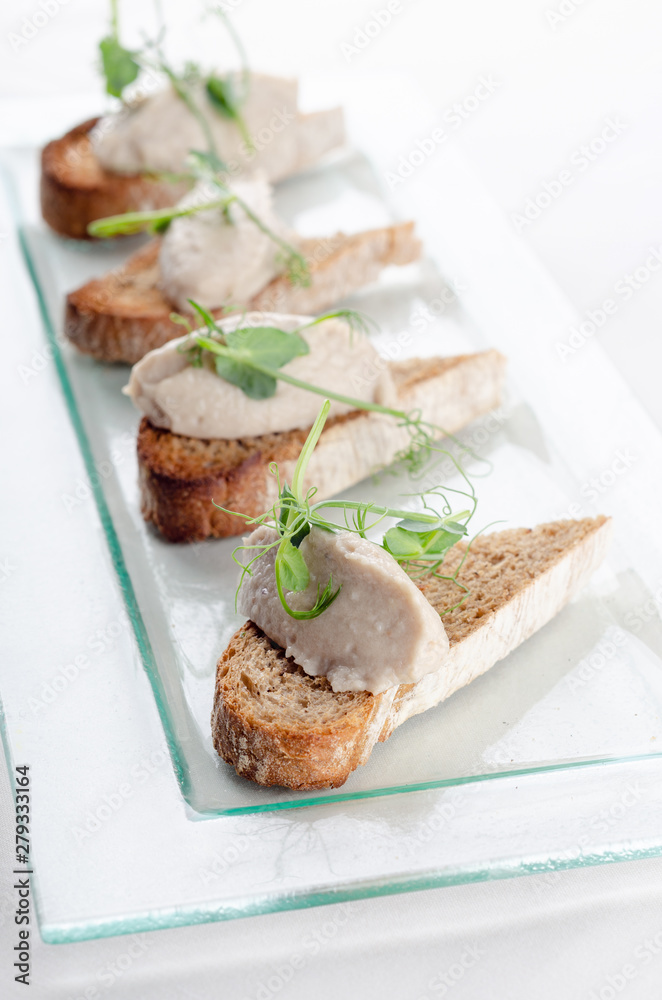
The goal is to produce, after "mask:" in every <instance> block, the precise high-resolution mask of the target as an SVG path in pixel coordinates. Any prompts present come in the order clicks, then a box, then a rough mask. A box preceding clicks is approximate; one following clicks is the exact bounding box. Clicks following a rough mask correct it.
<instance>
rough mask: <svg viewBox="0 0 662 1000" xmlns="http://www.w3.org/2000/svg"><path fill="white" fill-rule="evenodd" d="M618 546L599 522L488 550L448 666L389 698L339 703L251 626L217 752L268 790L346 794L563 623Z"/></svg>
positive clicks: (229, 670)
mask: <svg viewBox="0 0 662 1000" xmlns="http://www.w3.org/2000/svg"><path fill="white" fill-rule="evenodd" d="M610 535H611V522H610V521H609V520H608V519H607V518H604V517H597V518H585V519H584V520H581V521H556V522H553V523H551V524H543V525H540V526H539V527H537V528H534V529H533V530H531V529H526V528H521V529H515V530H511V531H500V532H496V533H494V534H491V535H486V536H482V537H479V538H477V539H476V540H475V541H474V542H473V544H472V545H471V548H470V551H469V554H468V556H467V558H466V561H465V563H464V566H463V567H462V569H461V570H460V574H459V579H460V580H461V581H462V582H463V583H464V584H465V585H466V586H468V587H469V588H470V594H469V597H468V598H467V599H466V601H465V602H464V603H463V604H461V605H460V607H458V608H456V609H455V610H454V611H450V612H449V613H448V614H446V615H445V616H444V619H443V621H444V627H445V629H446V632H447V634H448V638H449V640H450V652H449V655H448V658H447V659H446V660H445V661H444V662H443V663H442V664H440V667H439V670H438V671H436V672H434V673H432V674H428V675H426V676H425V677H424V678H422V680H420V681H418V682H417V683H416V684H403V685H400V686H399V687H393V688H389V689H388V690H387V691H384V692H383V693H382V694H377V695H372V694H370V693H368V692H367V691H362V692H349V691H346V692H338V693H334V691H333V690H332V688H331V685H330V684H329V682H328V681H327V679H326V678H325V677H309V676H308V675H307V674H305V673H304V672H303V670H302V669H301V668H300V667H299V666H297V664H296V663H294V662H293V660H291V659H287V658H286V657H285V653H284V651H283V650H282V649H280V647H278V646H275V645H274V644H273V643H272V642H270V641H269V639H268V638H267V637H266V636H265V635H264V633H263V632H261V631H260V629H258V628H257V626H256V625H254V624H253V623H252V622H247V623H246V624H245V625H244V626H242V628H240V629H239V631H238V632H236V633H235V635H234V636H233V638H232V639H231V640H230V644H229V646H228V648H227V649H226V650H225V652H224V653H223V655H222V656H221V658H220V660H219V662H218V667H217V671H216V688H215V692H214V707H213V712H212V735H213V740H214V746H215V748H216V750H217V752H218V753H219V754H220V756H221V757H222V758H223V759H224V760H225V761H227V763H228V764H232V766H233V767H234V768H235V769H236V771H237V773H238V774H240V775H242V776H243V777H245V778H250V779H251V780H252V781H255V782H257V783H258V784H260V785H284V786H286V787H288V788H296V789H301V790H306V789H314V788H327V787H331V788H336V787H337V786H339V785H342V784H343V783H344V782H345V781H346V780H347V778H348V776H349V775H350V773H351V772H352V771H353V770H354V769H355V768H356V767H358V766H359V765H360V764H365V762H366V761H367V759H368V757H369V756H370V753H371V751H372V749H373V747H374V745H375V743H376V742H377V741H378V740H385V739H387V738H388V737H389V736H390V735H391V733H392V732H393V730H394V729H395V728H396V727H397V726H399V725H401V724H402V723H403V722H405V721H406V720H407V719H408V718H410V716H412V715H416V714H417V713H419V712H424V711H425V710H426V709H428V708H432V707H433V706H434V705H437V704H438V703H439V702H440V701H443V700H444V699H445V698H448V697H449V696H450V695H451V694H453V692H454V691H457V690H458V688H461V687H463V686H464V685H466V684H469V683H470V682H471V681H472V680H474V679H475V678H476V677H478V676H479V675H480V674H483V673H485V671H486V670H489V669H490V667H492V666H494V664H495V663H496V662H497V661H498V660H501V659H503V657H504V656H507V655H508V653H510V652H511V651H512V650H513V649H515V648H516V647H517V646H519V644H520V643H521V642H523V641H524V640H525V639H527V638H529V636H531V635H533V633H534V632H536V631H537V630H538V629H540V628H542V626H543V625H545V624H546V623H547V622H548V621H549V620H550V619H551V618H553V617H554V615H556V614H557V613H558V612H559V611H560V610H561V608H562V607H563V606H564V605H565V604H566V603H567V602H568V601H569V600H570V598H571V597H572V596H573V594H575V593H576V592H577V591H578V590H579V588H580V587H582V586H583V585H584V584H585V583H586V582H587V581H588V579H589V577H590V576H591V574H592V573H593V571H594V570H595V569H596V568H597V567H598V565H599V564H600V562H601V561H602V559H603V557H604V555H605V552H606V550H607V546H608V544H609V539H610ZM463 554H464V547H463V546H458V547H456V548H455V549H452V550H451V552H450V553H449V555H448V557H447V562H446V563H445V564H444V565H445V566H447V570H446V571H447V572H452V571H453V570H454V569H455V567H456V566H457V565H458V563H459V561H460V559H461V558H462V556H463ZM419 587H420V589H421V590H422V592H423V593H424V594H425V596H426V597H427V598H428V600H429V601H430V603H431V604H432V606H433V607H434V608H435V610H438V611H444V610H445V609H446V608H448V607H452V605H453V604H454V603H455V602H456V601H457V599H458V589H457V587H455V586H454V585H453V584H452V583H450V582H449V581H447V580H439V579H437V578H434V577H427V578H425V579H423V580H422V581H420V582H419Z"/></svg>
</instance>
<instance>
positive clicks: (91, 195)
mask: <svg viewBox="0 0 662 1000" xmlns="http://www.w3.org/2000/svg"><path fill="white" fill-rule="evenodd" d="M98 121H99V118H90V119H89V120H88V121H85V122H83V123H82V124H81V125H77V126H76V127H75V128H73V129H71V130H70V131H69V132H67V133H66V134H65V135H63V136H62V137H61V138H60V139H54V140H53V141H52V142H49V143H48V145H47V146H45V147H44V149H43V151H42V154H41V182H40V194H41V213H42V215H43V217H44V221H45V222H47V223H48V225H49V226H50V227H51V229H54V230H55V232H56V233H59V234H60V235H61V236H68V237H69V238H71V239H76V240H89V239H92V237H91V236H90V235H89V233H88V231H87V227H88V226H89V224H90V222H94V220H95V219H104V218H106V217H107V216H109V215H123V214H124V213H125V212H142V211H146V210H148V209H153V208H165V207H166V206H169V205H174V204H175V202H177V201H179V199H180V198H181V197H182V196H183V195H184V194H185V193H186V191H187V190H188V185H187V184H182V183H181V182H174V183H173V182H172V181H166V180H162V179H158V177H156V176H150V175H148V174H117V173H114V172H113V171H110V170H105V169H104V167H102V166H101V164H100V163H99V160H98V159H97V157H96V154H95V152H94V149H93V148H92V143H91V142H90V132H91V131H92V129H93V128H94V126H95V125H96V124H97V122H98ZM288 128H290V129H291V128H296V129H297V130H298V132H299V142H298V154H299V158H298V160H297V162H296V164H295V165H294V169H293V170H292V173H295V172H298V171H300V170H305V169H306V167H310V166H312V165H313V164H315V163H317V162H318V160H320V159H321V158H322V157H323V156H324V155H325V154H326V153H328V152H330V151H331V150H332V149H336V148H337V147H338V146H340V145H342V143H343V142H344V141H345V133H344V122H343V113H342V109H341V108H331V109H329V110H324V111H315V112H312V113H311V114H299V115H297V117H296V120H295V121H294V122H292V123H291V124H290V125H289V126H288ZM282 179H283V177H282V176H273V177H270V178H269V180H271V181H278V180H282Z"/></svg>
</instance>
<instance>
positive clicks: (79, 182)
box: [40, 118, 190, 240]
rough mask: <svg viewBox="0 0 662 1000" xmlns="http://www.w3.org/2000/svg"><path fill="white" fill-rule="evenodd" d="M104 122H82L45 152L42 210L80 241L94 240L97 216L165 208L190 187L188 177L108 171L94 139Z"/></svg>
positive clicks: (49, 220)
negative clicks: (91, 227)
mask: <svg viewBox="0 0 662 1000" xmlns="http://www.w3.org/2000/svg"><path fill="white" fill-rule="evenodd" d="M98 121H99V119H98V118H90V120H89V121H86V122H83V123H82V125H77V126H76V128H73V129H71V131H70V132H67V133H66V135H63V136H62V138H61V139H54V140H53V141H52V142H49V143H48V145H47V146H45V147H44V149H43V150H42V154H41V183H40V195H41V214H42V215H43V217H44V220H45V221H46V222H47V223H48V225H49V226H50V227H51V229H54V230H55V232H56V233H59V234H60V235H61V236H68V237H71V238H72V239H76V240H90V239H92V237H91V236H90V235H89V233H88V231H87V227H88V226H89V224H90V222H94V220H95V219H104V218H106V216H108V215H123V214H124V213H125V212H137V211H141V212H142V211H147V210H149V209H153V208H165V207H166V206H169V205H174V204H175V202H177V201H179V199H180V198H182V197H183V196H184V195H185V194H186V192H187V191H188V190H189V188H190V184H188V183H186V182H181V181H180V182H173V181H165V180H159V179H158V178H156V177H150V176H149V175H148V174H115V173H112V172H111V171H109V170H105V169H104V168H103V167H102V166H101V164H100V163H99V161H98V159H97V158H96V156H95V154H94V150H93V149H92V144H91V142H90V132H91V131H92V129H93V128H94V126H95V125H96V123H97V122H98Z"/></svg>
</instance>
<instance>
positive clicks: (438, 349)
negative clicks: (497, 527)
mask: <svg viewBox="0 0 662 1000" xmlns="http://www.w3.org/2000/svg"><path fill="white" fill-rule="evenodd" d="M30 164H32V166H33V169H32V170H30ZM14 176H15V177H20V178H21V179H22V182H23V184H27V183H29V185H30V186H27V189H26V190H25V192H24V193H23V194H22V196H21V203H22V205H23V209H22V211H23V213H24V217H25V216H27V213H28V205H29V202H27V199H28V198H29V197H30V192H31V191H33V190H34V186H35V185H36V177H35V175H34V158H33V157H31V158H30V159H29V160H24V161H20V160H19V161H18V163H17V164H16V166H15V167H14ZM28 179H29V182H28ZM26 202H27V203H26ZM276 210H277V212H279V214H280V215H281V216H282V217H283V218H285V220H286V222H287V223H288V224H290V225H291V226H292V227H293V228H294V229H296V230H298V231H304V232H305V233H306V234H307V235H309V234H311V233H313V232H316V233H317V234H318V235H326V234H328V235H331V234H332V233H333V232H334V231H336V230H337V229H339V228H344V229H346V230H347V229H350V228H352V229H354V230H360V229H365V228H369V227H370V226H371V225H380V224H381V225H383V224H385V223H388V222H389V221H391V220H392V214H391V211H390V210H389V208H388V206H387V205H386V204H385V202H384V201H383V199H382V196H381V191H380V185H379V182H378V179H377V178H376V176H375V174H374V172H373V171H372V169H371V167H370V165H369V164H368V162H367V161H366V160H365V158H363V157H362V156H360V155H358V154H357V155H354V156H352V157H350V158H348V159H347V160H345V161H342V162H340V163H336V165H335V166H331V167H328V168H327V169H324V170H319V171H315V172H313V173H310V174H308V175H306V176H304V177H301V178H298V179H297V180H295V181H291V182H289V183H287V184H284V185H281V187H280V189H279V191H278V193H277V199H276ZM23 239H24V241H25V250H26V253H27V255H28V260H29V266H30V268H31V271H32V273H33V275H34V280H35V283H36V287H37V290H38V294H39V295H40V297H42V299H43V301H44V303H45V310H46V321H47V325H48V329H49V332H50V336H51V338H52V341H53V342H55V341H57V344H58V345H60V346H58V347H57V348H56V349H57V350H58V351H59V352H60V357H61V359H62V377H63V379H64V380H65V383H66V390H67V392H69V391H70V393H71V396H70V404H71V406H72V408H73V409H74V411H75V414H76V419H77V420H79V422H80V425H81V427H82V433H83V434H84V435H85V438H86V440H87V442H89V448H90V453H91V458H92V462H93V470H92V471H91V472H90V470H89V468H88V473H90V474H91V476H92V477H93V479H95V480H96V481H97V482H98V484H99V485H100V488H101V490H102V492H103V498H102V502H103V503H104V506H107V510H108V512H109V515H110V522H111V523H109V525H108V530H109V533H110V538H109V540H110V543H111V548H112V550H113V552H114V558H115V563H116V567H117V570H118V573H119V575H120V579H121V580H122V582H123V586H124V593H125V595H127V599H128V600H129V602H130V604H131V605H132V606H131V607H129V609H128V612H129V613H130V615H131V616H132V617H133V618H134V619H136V620H138V619H140V620H141V621H142V622H143V623H144V631H143V630H142V629H141V631H140V642H141V652H142V655H143V663H144V666H145V669H146V670H147V672H148V675H149V677H150V679H151V681H152V684H153V687H154V691H155V694H156V696H157V700H158V703H159V708H160V711H161V718H162V721H163V724H164V728H165V731H166V734H167V739H168V742H169V745H170V747H171V749H172V753H173V757H174V760H175V766H176V768H177V773H178V775H179V778H180V782H181V787H182V792H183V794H184V796H185V798H186V800H187V802H188V803H189V805H190V806H191V807H192V808H193V809H195V810H196V811H197V812H199V813H202V814H206V815H222V814H224V813H231V812H237V811H240V812H249V811H255V810H263V809H278V808H282V807H283V806H288V805H291V804H293V803H294V804H297V805H302V804H310V803H313V802H317V801H319V800H321V799H325V800H338V799H340V798H348V797H358V796H363V795H379V794H383V793H385V792H393V791H407V790H413V789H420V788H423V787H429V786H431V785H440V784H448V783H449V782H453V781H457V780H458V779H473V780H480V779H481V778H483V777H487V776H490V775H494V774H495V773H503V772H509V771H513V770H514V769H516V768H521V767H547V766H554V765H556V766H558V764H559V763H560V762H579V761H589V760H604V759H605V758H606V757H610V756H623V755H635V754H642V753H649V752H651V751H654V750H655V749H656V741H657V739H658V738H660V745H661V746H662V717H661V716H662V712H661V711H660V709H661V708H662V673H661V672H660V659H659V655H660V653H662V627H661V625H660V622H659V621H654V622H653V623H652V624H651V626H650V627H649V629H648V630H647V635H646V642H645V643H644V642H642V640H641V638H640V637H638V636H635V635H633V634H632V633H631V631H628V630H627V629H626V627H625V621H626V616H627V614H628V612H631V611H632V609H633V608H634V607H636V606H637V605H638V604H641V603H642V601H645V598H646V593H645V589H644V587H643V584H642V583H641V582H639V581H637V579H636V575H633V576H632V578H631V579H629V580H628V582H627V583H623V582H621V581H619V579H618V577H617V575H616V574H615V573H614V571H613V569H611V570H610V569H609V568H605V569H604V570H603V571H602V572H601V573H599V574H598V575H597V576H596V578H595V580H594V581H593V583H592V584H591V586H589V587H587V588H586V589H585V590H584V592H583V593H582V594H581V595H579V597H578V598H577V599H576V600H575V601H574V602H573V604H572V605H571V606H570V607H568V608H567V609H566V610H564V611H563V612H562V613H561V614H560V615H559V616H557V618H556V619H555V620H554V621H553V622H551V623H550V624H549V625H548V626H547V627H546V628H544V629H543V630H541V632H539V633H538V634H537V635H535V636H533V637H532V638H531V639H530V640H529V641H528V642H527V643H526V644H524V645H523V646H522V647H520V648H519V649H518V650H516V651H515V652H514V653H513V654H512V655H511V656H509V657H508V658H507V659H506V660H505V661H503V662H502V663H501V664H500V665H499V666H498V667H497V668H496V669H494V670H492V671H490V672H488V673H487V674H486V675H485V676H483V677H482V678H480V679H479V680H477V681H475V682H474V683H473V684H472V685H471V687H470V688H467V689H465V690H462V691H460V692H458V693H457V694H456V695H454V696H453V697H452V698H451V699H450V700H449V701H448V703H447V704H442V705H439V706H437V708H435V709H432V710H431V711H428V712H425V713H424V714H422V715H420V716H417V717H415V718H414V719H412V720H410V721H409V722H408V724H407V725H406V726H404V727H401V728H400V729H398V730H397V731H396V732H395V733H394V734H393V736H392V737H391V738H390V739H389V740H388V742H387V743H385V744H382V745H379V746H378V747H377V748H376V749H375V751H374V752H373V754H372V756H371V758H370V760H369V761H368V763H367V764H366V765H365V766H364V767H361V768H359V769H358V770H357V771H356V772H354V773H353V774H352V775H351V776H350V778H349V779H348V781H347V782H346V784H345V785H344V786H343V788H342V790H341V791H338V790H326V791H320V792H315V793H312V794H311V793H293V792H291V791H288V790H285V789H279V788H261V787H259V786H257V785H254V784H252V783H250V782H247V781H245V780H244V779H241V778H238V777H237V776H236V775H235V773H234V771H233V769H232V768H231V767H228V766H227V765H226V764H224V763H223V762H222V761H221V760H220V759H219V758H218V756H217V754H216V752H215V750H214V748H213V746H212V742H211V732H210V724H209V718H210V712H211V700H212V695H213V688H214V675H215V666H216V662H217V660H218V657H219V655H220V653H221V652H222V650H223V649H224V648H225V646H226V645H227V642H228V640H229V639H230V637H231V635H232V633H233V632H234V631H235V630H236V628H237V627H238V626H239V625H240V624H241V621H242V619H241V617H239V616H238V615H237V614H236V613H235V612H234V608H233V602H234V592H235V588H236V582H237V571H236V567H235V566H234V564H233V562H232V560H231V553H232V550H233V549H234V548H235V546H236V544H237V542H236V540H235V539H223V540H208V541H206V542H202V543H198V544H195V545H186V546H183V545H173V544H170V543H168V542H166V541H164V540H163V539H162V538H161V537H160V536H159V535H158V534H157V533H156V531H154V530H153V529H152V528H151V527H148V526H147V525H145V523H144V521H143V520H142V517H141V515H140V502H139V495H138V484H137V479H138V476H137V465H136V459H135V435H136V428H137V423H138V416H137V414H136V412H135V410H134V408H133V406H132V404H131V402H130V400H128V399H127V398H126V397H125V396H123V395H122V393H121V391H120V390H121V387H122V386H123V385H124V384H125V383H126V381H127V368H126V367H125V366H118V365H114V366H109V365H101V364H98V363H96V362H94V361H91V360H90V359H89V358H84V357H81V356H80V355H79V354H77V353H76V351H75V349H73V348H72V347H70V346H69V345H68V344H66V343H64V341H63V335H62V312H63V301H64V297H65V295H66V293H67V292H68V291H71V290H73V289H74V288H76V287H78V286H79V285H80V284H82V283H83V282H84V281H86V280H88V279H89V278H91V277H93V276H98V275H101V274H104V273H106V272H107V271H109V270H111V269H112V268H113V267H116V266H117V265H118V264H119V263H120V262H121V261H122V260H124V259H125V258H126V256H127V253H128V252H129V248H127V247H126V246H125V245H122V246H121V247H119V248H118V247H117V246H110V247H107V246H106V247H100V246H95V245H88V244H80V243H76V244H72V243H66V242H64V241H62V240H60V239H58V238H57V237H56V236H54V235H53V234H52V233H49V232H46V231H45V230H44V228H43V226H35V225H33V224H30V223H29V222H26V224H25V226H24V229H23ZM450 298H451V295H450V294H449V289H448V288H447V286H446V285H445V283H444V281H443V279H442V278H441V275H440V274H439V272H438V270H437V268H436V267H435V265H434V264H433V262H432V261H430V260H426V261H425V262H424V263H423V264H422V265H421V266H415V267H409V268H406V269H396V268H392V269H389V271H387V272H386V273H385V274H384V275H383V278H382V280H380V282H379V283H377V284H376V285H375V286H373V287H371V288H369V289H367V290H366V291H364V292H362V293H359V294H357V295H355V296H353V297H352V299H351V300H348V304H349V305H351V306H352V307H354V308H358V309H361V310H362V311H363V312H365V313H366V314H367V315H368V316H370V317H371V318H372V319H374V320H375V321H376V323H377V325H378V328H379V330H380V331H381V333H380V336H379V337H378V338H377V342H378V344H379V346H380V348H381V349H382V350H383V351H384V353H385V354H386V355H387V356H391V357H392V356H398V357H406V356H412V355H429V354H437V353H444V354H452V353H463V352H468V351H472V350H480V349H484V348H485V347H486V346H488V343H489V342H488V340H487V339H486V337H485V335H481V333H480V332H479V331H478V330H477V329H476V327H475V326H474V324H473V323H472V322H471V320H470V319H469V317H468V316H467V315H466V313H465V311H464V310H463V308H462V305H461V293H460V298H459V299H455V300H454V301H453V302H452V303H451V304H450V305H447V300H448V299H450ZM431 304H432V305H431ZM403 334H405V335H406V342H405V343H404V344H403V343H402V341H403V339H405V338H403V336H402V335H403ZM459 437H460V439H461V440H462V441H463V442H465V443H466V444H467V445H469V446H471V448H472V449H475V450H477V452H478V453H479V454H480V455H481V456H482V457H483V458H484V459H485V460H486V461H489V462H491V463H492V471H491V472H490V473H489V474H488V475H482V476H481V478H479V479H477V480H476V486H477V488H478V491H479V497H480V505H479V517H480V523H479V524H477V525H476V527H482V526H483V525H486V524H489V523H491V522H493V521H499V520H502V521H503V520H507V522H508V524H510V525H513V526H519V525H534V524H537V523H540V522H543V521H548V520H552V519H553V518H555V517H557V516H562V515H563V513H564V512H567V511H568V510H569V508H570V507H571V505H572V502H573V500H574V499H575V498H576V497H577V495H578V493H579V491H580V487H581V484H580V483H577V482H575V481H573V477H572V474H571V472H570V470H569V469H568V468H567V466H566V463H565V461H564V459H563V456H562V455H560V454H559V453H558V451H557V450H556V448H555V447H554V444H553V443H552V442H551V441H550V439H549V437H548V436H547V435H546V434H545V432H544V430H543V429H542V428H541V426H540V424H539V422H538V420H537V418H536V415H535V412H534V411H533V410H532V409H531V407H530V406H529V405H528V403H527V402H526V401H524V400H523V399H522V397H521V395H520V394H519V392H518V389H517V387H515V386H514V385H512V384H511V386H510V388H509V397H508V399H507V402H506V403H505V404H504V406H503V407H502V408H501V409H500V410H499V412H498V413H497V414H492V415H490V416H488V417H486V418H485V419H482V420H480V421H478V422H477V424H475V425H473V426H472V427H470V428H468V429H467V430H466V431H465V432H463V433H462V434H460V435H459ZM619 467H620V466H619ZM467 468H468V469H469V470H470V471H471V470H472V469H473V470H474V471H476V472H478V473H483V472H484V469H483V468H482V467H481V466H480V465H478V464H477V463H475V462H471V461H470V462H469V463H468V465H467ZM446 481H447V482H448V483H449V485H451V486H457V487H460V486H461V483H460V482H459V481H458V478H457V477H455V478H453V477H452V476H450V477H446ZM416 488H417V484H416V483H415V482H413V481H412V480H411V479H409V478H408V477H406V476H405V475H400V476H398V477H393V476H384V477H381V480H380V481H378V482H377V483H372V482H366V483H361V484H360V485H358V486H357V487H355V488H354V489H352V490H350V491H348V492H347V493H346V494H345V495H346V496H348V497H351V498H352V499H360V498H365V497H367V496H370V497H374V499H376V500H381V501H386V502H388V501H390V502H393V498H394V497H396V496H398V495H404V494H406V493H410V492H412V491H414V490H416ZM85 493H86V490H85V488H84V487H83V488H79V489H78V491H77V490H76V489H72V492H71V493H70V494H67V495H65V496H64V497H63V498H62V503H63V506H64V507H65V509H66V510H67V512H68V513H69V514H70V516H73V517H75V516H76V511H77V508H79V507H80V506H81V505H82V504H83V502H84V500H85ZM100 499H101V498H100ZM398 502H400V501H398ZM402 502H403V503H405V504H406V503H407V502H408V501H407V500H406V499H404V498H403V500H402ZM595 511H596V508H595V507H594V506H590V507H588V511H587V512H591V513H593V512H595ZM612 649H614V650H615V652H614V653H613V654H611V652H610V654H609V655H608V656H605V655H604V651H605V650H607V651H611V650H612ZM601 659H604V660H605V662H604V664H601V666H600V669H593V668H592V667H591V664H593V663H595V664H597V663H598V661H601ZM585 673H586V674H590V675H591V677H590V679H589V680H590V682H584V680H583V677H584V674H585Z"/></svg>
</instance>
